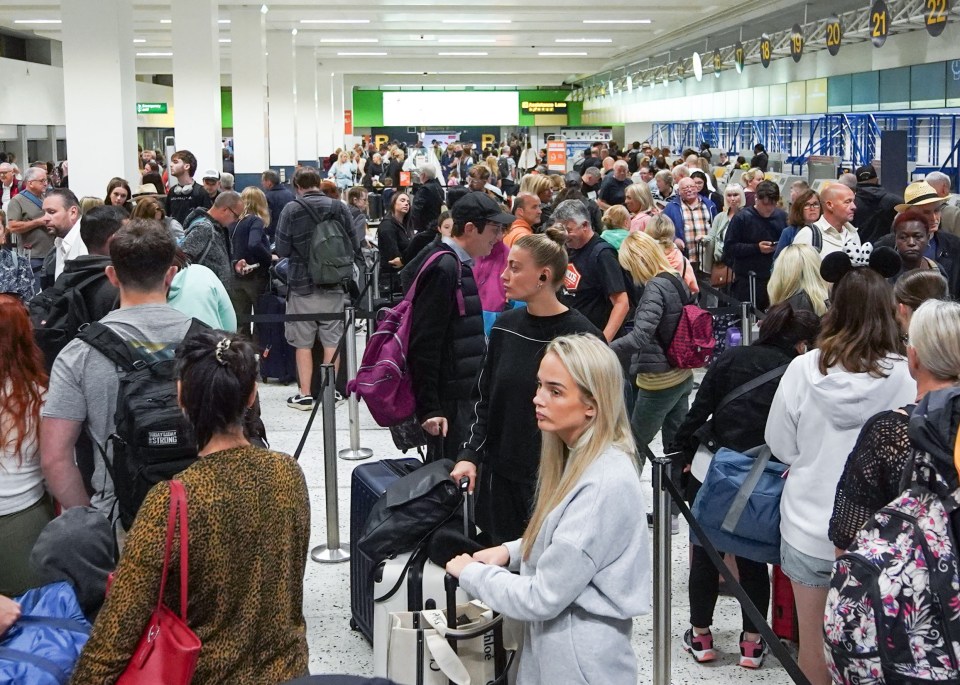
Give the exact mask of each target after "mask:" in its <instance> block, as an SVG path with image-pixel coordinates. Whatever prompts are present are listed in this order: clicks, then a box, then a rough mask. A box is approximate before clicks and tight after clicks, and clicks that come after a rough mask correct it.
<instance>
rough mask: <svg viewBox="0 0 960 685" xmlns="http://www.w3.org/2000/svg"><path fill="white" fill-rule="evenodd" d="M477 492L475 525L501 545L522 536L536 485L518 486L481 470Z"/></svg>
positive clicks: (497, 475) (513, 482)
mask: <svg viewBox="0 0 960 685" xmlns="http://www.w3.org/2000/svg"><path fill="white" fill-rule="evenodd" d="M478 480H479V485H478V491H477V525H478V526H479V527H480V530H482V531H483V532H484V533H486V534H487V535H488V536H489V538H490V544H491V545H500V544H503V543H504V542H510V541H512V540H516V539H518V538H521V537H523V531H524V530H526V527H527V523H528V522H529V521H530V514H531V513H532V512H533V502H534V497H535V495H536V490H537V485H536V483H521V482H517V481H515V480H510V479H509V478H504V477H503V476H501V475H499V474H498V473H496V472H495V471H494V470H493V469H491V468H481V469H480V475H479V479H478Z"/></svg>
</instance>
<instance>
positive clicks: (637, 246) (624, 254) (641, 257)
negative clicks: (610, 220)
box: [618, 231, 677, 283]
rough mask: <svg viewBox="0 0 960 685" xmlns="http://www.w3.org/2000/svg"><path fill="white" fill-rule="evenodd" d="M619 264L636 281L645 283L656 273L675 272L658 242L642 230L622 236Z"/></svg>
mask: <svg viewBox="0 0 960 685" xmlns="http://www.w3.org/2000/svg"><path fill="white" fill-rule="evenodd" d="M618 256H619V260H620V266H622V267H623V268H624V269H626V270H627V271H629V272H630V275H631V276H633V280H635V281H636V282H637V283H646V282H648V281H650V280H651V279H653V277H654V276H656V275H657V274H662V273H664V272H666V273H671V274H675V273H677V272H676V270H675V269H674V268H673V267H672V266H670V263H669V262H668V261H667V258H666V256H665V255H664V254H663V249H662V248H661V247H660V243H658V242H657V241H656V240H654V239H653V238H651V237H650V236H649V235H647V234H646V233H644V232H643V231H634V232H633V233H630V234H629V235H628V236H627V237H626V238H624V240H623V243H622V244H621V245H620V251H619V255H618Z"/></svg>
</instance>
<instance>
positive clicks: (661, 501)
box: [653, 456, 672, 685]
mask: <svg viewBox="0 0 960 685" xmlns="http://www.w3.org/2000/svg"><path fill="white" fill-rule="evenodd" d="M670 465H671V460H670V458H669V457H668V456H665V457H654V458H653V685H670V670H671V668H670V649H671V646H670V641H671V636H670V620H671V619H670V593H671V587H670V584H671V578H670V566H671V557H670V540H671V535H672V532H671V527H670V526H671V522H670V493H669V492H668V491H667V488H666V485H665V484H666V482H667V481H668V480H670Z"/></svg>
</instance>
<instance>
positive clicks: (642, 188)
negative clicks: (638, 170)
mask: <svg viewBox="0 0 960 685" xmlns="http://www.w3.org/2000/svg"><path fill="white" fill-rule="evenodd" d="M624 192H625V193H626V194H627V197H630V198H632V199H633V200H634V201H635V202H637V203H639V205H640V211H641V212H646V211H649V210H651V209H653V207H654V204H653V195H652V194H651V193H650V186H648V185H647V184H646V183H631V184H630V185H628V186H627V189H626V191H624Z"/></svg>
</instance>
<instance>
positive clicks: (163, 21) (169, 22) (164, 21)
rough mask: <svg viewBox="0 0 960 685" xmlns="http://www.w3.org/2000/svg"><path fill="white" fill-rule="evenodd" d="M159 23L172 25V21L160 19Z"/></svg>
mask: <svg viewBox="0 0 960 685" xmlns="http://www.w3.org/2000/svg"><path fill="white" fill-rule="evenodd" d="M160 23H161V24H172V23H173V19H161V20H160Z"/></svg>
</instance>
